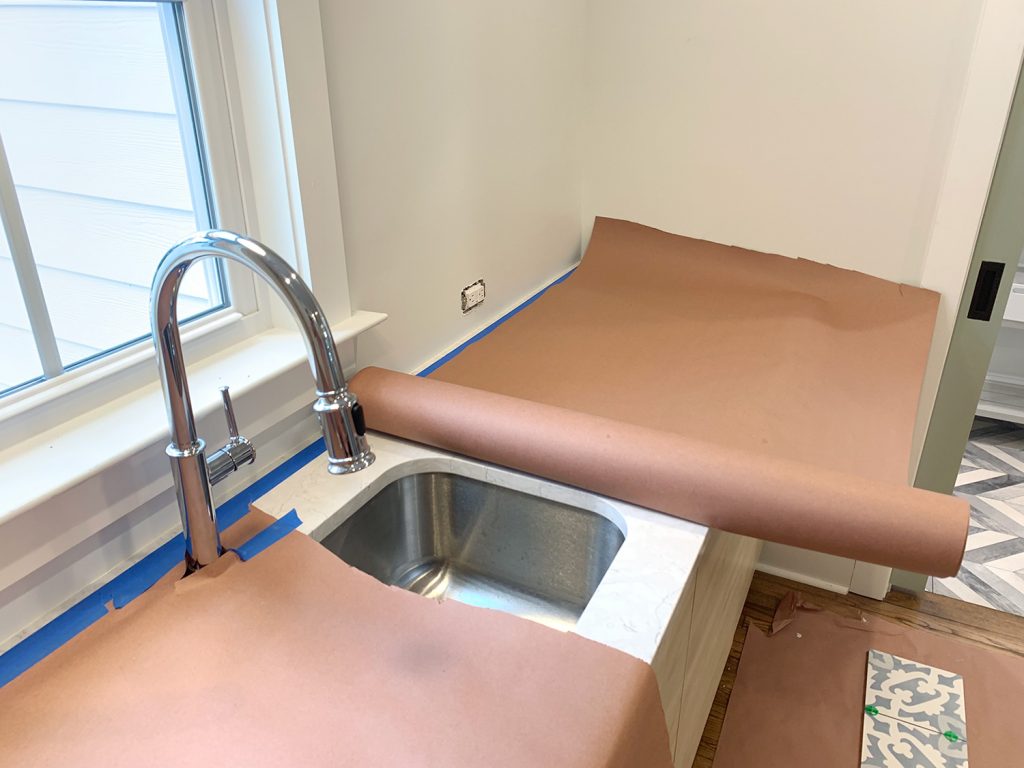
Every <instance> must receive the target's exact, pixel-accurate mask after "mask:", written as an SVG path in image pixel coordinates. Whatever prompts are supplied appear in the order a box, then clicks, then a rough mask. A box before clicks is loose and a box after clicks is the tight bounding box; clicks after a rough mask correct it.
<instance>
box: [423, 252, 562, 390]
mask: <svg viewBox="0 0 1024 768" xmlns="http://www.w3.org/2000/svg"><path fill="white" fill-rule="evenodd" d="M575 271H576V268H575V267H573V268H572V269H570V270H569V271H568V272H566V273H565V274H564V275H562V276H561V277H560V278H558V279H557V280H555V281H554V282H552V283H550V284H549V285H546V286H544V287H543V288H541V289H540V290H539V291H537V292H536V293H535V294H533V296H531V297H530V298H528V299H527V300H526V301H524V302H523V303H522V304H520V305H519V306H517V307H514V308H513V309H510V310H509V311H508V312H506V313H505V314H504V315H502V316H501V317H499V318H498V319H497V320H495V321H494V322H493V323H491V324H490V325H488V326H487V327H486V328H484V329H483V330H482V331H480V332H479V333H477V334H476V335H475V336H473V337H472V338H470V339H468V340H466V341H464V342H462V343H461V344H459V346H457V347H456V348H455V349H453V350H452V351H451V352H449V353H448V354H447V355H445V356H444V357H441V358H439V359H437V360H435V361H434V362H433V363H431V364H430V365H428V366H427V367H426V368H424V369H423V370H422V371H420V372H419V373H417V374H416V375H417V376H429V375H430V374H432V373H433V372H434V371H436V370H437V369H438V368H440V367H441V366H442V365H444V364H445V363H447V362H448V361H449V360H451V359H452V358H454V357H457V356H458V355H459V354H461V353H462V351H463V350H464V349H465V348H466V347H468V346H469V345H470V344H476V343H477V342H478V341H480V339H482V338H484V337H485V336H488V335H490V333H491V332H492V331H493V330H494V329H495V328H497V327H498V326H499V325H501V324H502V323H504V322H505V321H506V320H508V319H509V318H510V317H513V316H514V315H518V314H519V313H520V312H522V311H523V310H524V309H526V308H527V307H528V306H530V305H531V304H533V302H535V301H536V300H537V299H539V298H540V297H541V296H543V295H544V294H545V293H546V292H547V290H548V289H549V288H551V287H552V286H555V285H558V284H559V283H563V282H565V281H566V280H568V279H569V277H570V276H571V275H572V273H573V272H575Z"/></svg>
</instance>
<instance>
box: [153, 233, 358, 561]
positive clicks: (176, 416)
mask: <svg viewBox="0 0 1024 768" xmlns="http://www.w3.org/2000/svg"><path fill="white" fill-rule="evenodd" d="M211 256H219V257H220V258H223V259H228V260H230V261H234V262H237V263H238V264H242V265H243V266H246V267H248V268H249V269H251V270H252V271H253V272H255V273H256V274H257V275H259V276H260V277H262V278H263V279H264V280H266V281H267V282H268V283H269V284H270V287H271V288H273V289H274V292H275V293H276V294H277V295H278V296H280V297H281V299H283V300H284V303H285V304H286V305H287V306H288V308H289V309H290V310H291V313H292V315H293V316H294V317H295V319H296V320H297V321H298V323H299V327H300V328H301V329H302V336H303V338H304V339H305V341H306V352H307V354H308V355H309V365H310V368H312V369H313V378H314V379H315V381H316V395H317V399H316V402H315V403H314V404H313V410H314V411H315V412H316V414H317V416H318V417H319V419H320V428H321V429H322V430H323V433H324V442H325V443H326V444H327V470H328V471H329V472H331V473H332V474H335V475H341V474H346V473H349V472H357V471H359V470H360V469H364V468H366V467H368V466H370V465H371V464H372V463H373V459H374V456H373V452H372V451H371V450H370V448H369V445H368V444H367V441H366V437H365V432H366V425H365V421H364V420H363V413H362V408H361V406H360V405H359V403H358V402H357V401H356V397H355V395H353V394H352V393H351V392H349V391H348V387H347V385H346V384H345V375H344V373H342V370H341V360H340V359H339V357H338V350H337V348H336V347H335V345H334V336H333V335H332V334H331V328H330V326H329V325H328V323H327V318H326V317H325V316H324V311H323V310H322V309H321V308H320V304H319V303H318V302H317V300H316V297H314V296H313V293H312V292H311V291H310V290H309V287H308V286H307V285H306V284H305V282H303V280H302V278H301V277H299V275H298V274H297V273H296V272H295V270H293V269H292V268H291V267H290V266H288V263H287V262H286V261H285V260H284V259H282V258H281V257H280V256H278V255H277V254H276V253H274V252H273V251H272V250H270V249H269V248H267V247H266V246H263V245H261V244H260V243H258V242H256V241H255V240H250V239H248V238H246V237H245V236H243V235H238V234H235V233H234V232H227V231H222V230H213V231H210V232H200V233H197V234H195V235H193V236H192V237H190V238H188V239H187V240H184V241H182V242H180V243H178V244H177V245H176V246H174V247H173V248H171V250H169V251H168V252H167V254H166V255H165V256H164V257H163V259H162V260H161V261H160V264H159V265H158V266H157V269H156V274H155V275H154V276H153V287H152V292H151V294H150V302H151V306H150V309H151V311H152V322H153V343H154V344H155V345H156V350H157V365H158V366H159V368H160V381H161V382H162V384H163V389H164V397H165V400H166V402H167V418H168V421H169V422H170V432H171V443H170V445H168V446H167V455H168V456H169V457H170V459H171V472H172V474H173V476H174V485H175V489H176V491H177V496H178V507H179V509H180V511H181V524H182V528H183V529H184V531H185V567H186V573H191V572H193V571H195V570H196V569H198V568H202V567H203V566H204V565H209V564H210V563H212V562H213V561H214V560H216V559H217V558H218V557H220V555H221V553H222V551H223V550H222V548H221V545H220V535H219V533H218V532H217V514H216V510H215V508H214V505H213V497H212V493H211V486H212V485H214V484H216V483H218V482H220V481H221V480H223V479H224V478H225V477H227V476H228V475H229V474H231V473H232V472H234V471H235V470H236V469H238V468H239V467H240V466H242V465H244V464H248V463H251V462H252V461H254V460H255V450H254V449H253V446H252V444H251V443H250V442H249V441H248V440H247V439H246V438H244V437H242V436H240V435H239V434H238V427H237V424H236V423H235V414H234V410H233V408H232V407H231V397H230V395H229V393H228V389H227V387H223V388H222V389H221V396H222V397H223V400H224V410H225V414H226V416H227V421H228V431H229V433H230V439H229V440H228V442H227V444H226V445H225V446H224V447H223V448H221V449H220V450H218V451H216V452H214V453H213V454H212V455H211V456H210V457H209V458H206V443H205V442H204V441H203V440H202V439H201V438H199V437H198V436H197V435H196V425H195V415H194V414H193V411H192V401H191V398H190V397H189V391H188V380H187V379H186V377H185V360H184V359H183V358H182V350H181V338H180V336H179V334H178V318H177V300H178V288H179V287H180V286H181V281H182V279H183V278H184V276H185V273H186V272H187V271H188V268H189V267H191V266H192V264H193V263H195V262H196V261H198V260H199V259H202V258H206V257H211Z"/></svg>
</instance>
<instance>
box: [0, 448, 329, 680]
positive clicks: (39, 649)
mask: <svg viewBox="0 0 1024 768" xmlns="http://www.w3.org/2000/svg"><path fill="white" fill-rule="evenodd" d="M325 451H326V446H325V445H324V441H323V440H320V439H318V440H317V441H316V442H314V443H312V444H311V445H308V446H307V447H305V448H303V449H302V450H301V451H299V452H298V453H297V454H295V455H294V456H292V457H291V458H290V459H288V461H286V462H284V463H283V464H281V466H279V467H277V468H275V469H273V470H271V471H270V472H268V473H267V474H266V475H264V476H263V477H261V478H260V479H259V480H257V481H256V482H255V483H253V484H252V485H250V486H249V487H247V488H246V489H244V490H242V491H240V492H238V493H237V494H235V495H234V496H232V497H231V498H230V499H228V500H227V501H225V502H224V503H223V504H221V505H220V506H219V507H217V522H218V527H219V528H220V529H221V530H224V529H226V528H229V527H230V526H232V525H234V524H235V523H237V522H238V521H239V520H240V519H241V518H242V516H243V515H244V514H245V513H246V512H248V511H249V504H250V503H251V502H253V501H255V500H256V499H258V498H259V497H260V496H262V495H263V494H265V493H267V492H268V491H269V490H271V489H272V488H274V487H275V486H277V485H279V484H280V483H281V482H283V481H284V480H285V479H286V478H288V477H290V476H291V475H293V474H294V473H295V472H297V471H298V470H300V469H302V467H304V466H306V465H307V464H309V463H310V462H311V461H313V460H314V459H315V458H317V457H318V456H320V455H321V454H322V453H324V452H325ZM285 517H287V515H286V516H285ZM297 518H298V515H296V519H297ZM283 519H284V518H282V520H283ZM257 535H260V534H257ZM271 543H273V542H271ZM184 547H185V542H184V538H183V537H182V535H181V534H178V535H177V536H175V537H174V538H173V539H171V540H170V541H168V542H167V543H166V544H163V545H162V546H161V547H160V548H159V549H157V550H155V551H154V552H151V553H150V554H148V555H147V556H146V557H144V558H143V559H142V560H140V561H139V562H137V563H136V564H135V565H133V566H132V567H131V568H128V569H127V570H126V571H125V572H124V573H122V574H120V575H119V576H117V577H115V578H114V579H111V581H110V582H108V583H107V584H105V585H104V586H102V587H100V588H99V589H97V590H96V591H95V592H93V593H92V594H90V595H89V596H88V597H85V598H83V599H82V600H80V601H79V602H78V603H76V604H75V605H73V606H72V607H71V608H69V609H68V610H66V611H64V613H62V614H60V615H59V616H57V617H56V618H54V619H53V620H52V621H50V622H49V623H48V624H46V625H45V626H43V627H41V628H40V629H38V630H36V631H35V632H33V633H32V634H31V635H29V636H28V637H26V638H25V639H24V640H22V641H21V642H20V643H18V644H17V645H15V646H14V647H12V648H10V649H9V650H8V651H6V652H5V653H3V654H0V688H2V687H3V686H5V685H7V683H9V682H10V681H11V680H13V679H14V678H16V677H17V676H18V675H20V674H21V673H22V672H24V671H25V670H26V669H29V668H30V667H32V666H33V665H34V664H36V663H38V662H39V661H42V660H43V659H44V658H46V657H47V656H49V655H50V654H51V653H53V651H55V650H57V649H58V648H60V647H61V646H62V645H64V643H66V642H67V641H68V640H70V639H71V638H73V637H74V636H75V635H77V634H78V633H79V632H81V631H82V630H84V629H86V628H87V627H89V626H90V625H91V624H93V623H94V622H95V621H97V620H99V619H100V618H102V617H103V616H104V615H106V613H107V607H106V606H107V603H111V602H112V603H113V604H114V607H115V608H123V607H124V606H126V605H127V604H128V603H130V602H131V601H132V600H134V599H135V598H136V597H138V596H139V595H141V594H142V593H143V592H145V591H146V590H147V589H149V588H150V587H152V586H153V585H154V584H156V582H157V581H159V580H160V579H161V577H163V575H164V574H165V573H167V572H168V571H169V570H171V569H172V568H173V567H174V566H175V565H177V564H178V563H180V562H181V553H182V550H183V549H184Z"/></svg>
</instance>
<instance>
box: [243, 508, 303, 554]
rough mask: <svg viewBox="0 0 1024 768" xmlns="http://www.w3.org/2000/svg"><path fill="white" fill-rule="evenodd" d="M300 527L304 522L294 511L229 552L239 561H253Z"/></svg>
mask: <svg viewBox="0 0 1024 768" xmlns="http://www.w3.org/2000/svg"><path fill="white" fill-rule="evenodd" d="M300 525H302V521H301V520H299V515H298V513H297V512H296V511H295V510H294V509H293V510H292V511H291V512H289V513H288V514H287V515H285V516H283V517H280V518H278V519H277V520H275V521H274V522H272V523H271V524H270V525H268V526H267V527H266V528H264V529H263V530H262V531H260V532H259V533H257V534H256V535H255V536H253V537H252V538H251V539H249V540H248V541H247V542H245V543H244V544H241V545H239V546H237V547H234V548H233V549H230V550H229V551H230V552H234V553H235V554H236V555H238V559H239V560H243V561H244V560H252V558H254V557H256V555H258V554H259V553H260V552H262V551H263V550H264V549H266V548H267V547H269V546H270V545H271V544H275V543H276V542H278V541H280V540H281V539H283V538H284V537H285V536H287V535H288V534H289V533H291V532H292V531H294V530H295V529H296V528H298V527H299V526H300Z"/></svg>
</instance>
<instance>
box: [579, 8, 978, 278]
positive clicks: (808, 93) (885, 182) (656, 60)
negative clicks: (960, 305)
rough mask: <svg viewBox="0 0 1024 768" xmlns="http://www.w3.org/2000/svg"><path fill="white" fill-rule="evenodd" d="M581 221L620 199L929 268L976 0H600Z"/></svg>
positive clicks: (670, 215) (616, 208) (738, 235)
mask: <svg viewBox="0 0 1024 768" xmlns="http://www.w3.org/2000/svg"><path fill="white" fill-rule="evenodd" d="M588 8H589V12H588V19H587V46H588V48H587V50H588V54H589V57H588V70H587V86H588V90H587V93H588V100H587V116H586V132H585V136H586V147H587V162H586V178H585V183H584V202H583V218H584V227H585V231H588V227H589V222H590V221H592V219H593V216H594V215H595V214H597V215H611V216H618V217H622V218H629V219H634V220H638V221H641V222H643V223H646V224H649V225H652V226H655V227H659V228H662V229H667V230H669V231H673V232H679V233H683V234H687V235H691V236H695V237H701V238H706V239H710V240H714V241H717V242H722V243H729V244H736V245H741V246H744V247H748V248H753V249H756V250H762V251H767V252H772V253H783V254H786V255H788V256H799V257H804V258H809V259H814V260H816V261H824V262H828V263H832V264H836V265H839V266H843V267H850V268H854V269H858V270H862V271H864V272H868V273H870V274H873V275H877V276H879V277H884V278H888V279H892V280H906V281H908V282H915V279H916V278H917V277H918V274H919V271H920V270H919V266H920V262H921V259H922V256H923V254H924V250H925V245H926V241H927V235H928V228H929V226H930V224H931V217H932V215H933V211H934V205H935V199H936V194H937V191H938V185H939V183H940V181H941V174H942V169H943V168H944V165H945V157H946V152H947V151H948V147H949V141H950V136H951V135H952V131H953V127H954V124H955V120H956V115H957V111H958V109H959V106H960V102H961V94H962V92H963V87H964V81H965V76H966V74H967V65H968V62H969V59H970V54H971V49H972V44H973V41H974V33H975V29H976V26H977V20H978V9H979V4H978V3H977V2H976V0H910V1H909V2H900V3H892V2H888V0H867V1H865V0H843V1H841V2H827V3H822V2H819V0H782V2H774V3H764V2H761V1H760V0H688V1H687V2H678V1H677V0H636V1H634V2H628V3H627V2H622V1H621V0H591V2H590V3H589V5H588Z"/></svg>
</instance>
